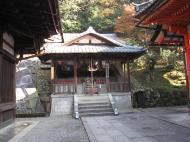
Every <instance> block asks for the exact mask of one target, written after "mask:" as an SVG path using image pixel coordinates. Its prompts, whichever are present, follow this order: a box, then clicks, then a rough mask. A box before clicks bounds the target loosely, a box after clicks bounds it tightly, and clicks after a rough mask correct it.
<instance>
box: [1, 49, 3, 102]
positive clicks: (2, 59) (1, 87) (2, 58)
mask: <svg viewBox="0 0 190 142" xmlns="http://www.w3.org/2000/svg"><path fill="white" fill-rule="evenodd" d="M0 48H1V47H0ZM0 50H1V49H0ZM2 64H3V57H2V55H1V53H0V84H2V83H3V82H2V70H3V67H2ZM2 89H3V88H2V87H0V103H1V101H2V95H3V94H2Z"/></svg>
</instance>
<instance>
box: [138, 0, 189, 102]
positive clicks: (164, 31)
mask: <svg viewBox="0 0 190 142" xmlns="http://www.w3.org/2000/svg"><path fill="white" fill-rule="evenodd" d="M146 5H147V6H145V5H143V8H140V7H141V6H140V5H139V6H137V15H136V18H138V19H139V20H140V21H139V23H138V24H137V26H141V27H145V28H147V27H154V26H158V27H159V28H160V29H159V30H158V28H156V32H155V35H154V39H153V40H152V43H153V44H154V45H162V44H164V45H172V46H173V45H182V46H183V48H184V51H185V56H186V68H187V80H188V81H187V86H188V88H190V86H189V85H190V10H189V8H190V1H189V0H153V1H152V0H151V1H149V2H148V3H146ZM189 99H190V93H189Z"/></svg>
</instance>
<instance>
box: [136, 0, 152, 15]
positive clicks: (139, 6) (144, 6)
mask: <svg viewBox="0 0 190 142" xmlns="http://www.w3.org/2000/svg"><path fill="white" fill-rule="evenodd" d="M154 1H155V0H149V1H147V2H143V3H141V4H134V5H135V10H136V15H139V14H141V13H142V12H143V11H145V10H146V9H148V8H149V7H150V6H151V5H152V4H153V2H154Z"/></svg>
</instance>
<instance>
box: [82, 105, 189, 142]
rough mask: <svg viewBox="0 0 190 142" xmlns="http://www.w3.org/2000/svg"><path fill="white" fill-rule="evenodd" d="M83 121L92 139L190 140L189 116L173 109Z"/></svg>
mask: <svg viewBox="0 0 190 142" xmlns="http://www.w3.org/2000/svg"><path fill="white" fill-rule="evenodd" d="M182 110H183V109H182ZM164 116H165V117H164ZM82 120H83V123H84V126H85V128H86V130H87V133H88V136H89V139H90V141H91V142H190V127H188V124H189V123H190V116H189V115H188V113H187V112H180V111H176V109H173V108H154V109H147V110H145V111H144V110H142V111H141V112H138V113H137V112H136V113H131V114H122V115H119V116H115V117H111V116H104V117H84V118H82ZM186 123H187V124H186ZM184 125H185V126H184Z"/></svg>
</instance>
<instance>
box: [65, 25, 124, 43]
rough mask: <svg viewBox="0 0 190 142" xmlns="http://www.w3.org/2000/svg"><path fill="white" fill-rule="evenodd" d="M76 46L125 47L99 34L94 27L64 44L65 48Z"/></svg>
mask: <svg viewBox="0 0 190 142" xmlns="http://www.w3.org/2000/svg"><path fill="white" fill-rule="evenodd" d="M74 44H103V45H109V46H114V47H115V46H117V47H124V46H125V45H124V44H122V43H120V42H118V41H116V40H113V39H111V38H109V37H106V36H105V35H102V34H99V33H97V32H96V31H95V30H94V29H93V28H92V27H89V28H88V30H87V31H85V32H83V33H81V34H79V35H78V36H77V37H75V38H74V39H71V40H70V41H68V42H66V43H64V46H71V45H74Z"/></svg>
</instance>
